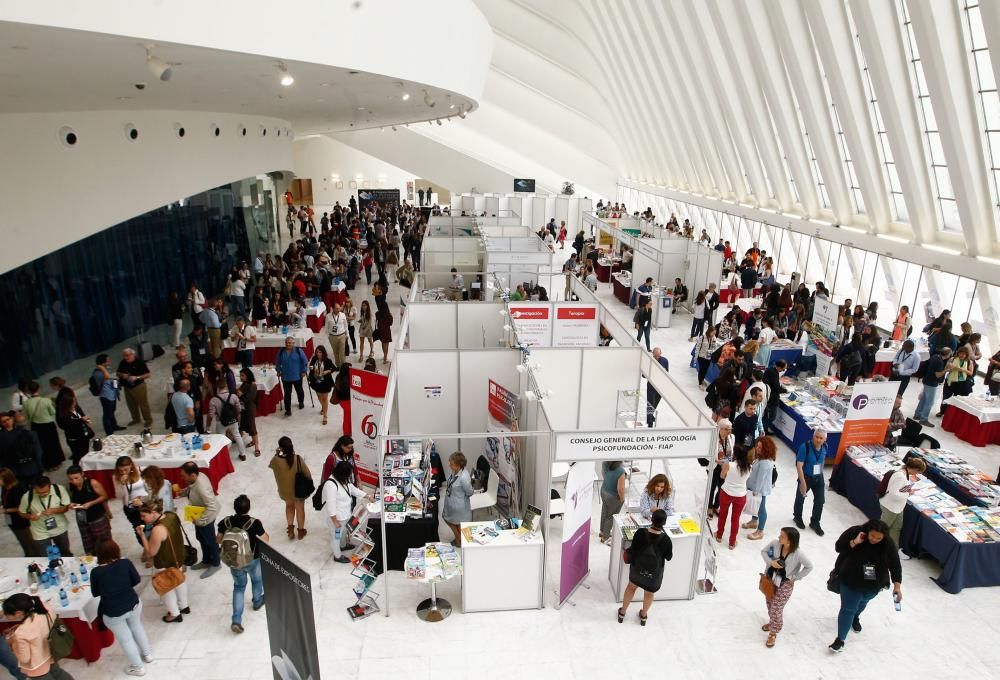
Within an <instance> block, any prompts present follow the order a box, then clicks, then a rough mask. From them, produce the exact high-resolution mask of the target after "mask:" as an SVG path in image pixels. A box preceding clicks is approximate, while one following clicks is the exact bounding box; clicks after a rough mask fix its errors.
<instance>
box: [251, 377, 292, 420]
mask: <svg viewBox="0 0 1000 680" xmlns="http://www.w3.org/2000/svg"><path fill="white" fill-rule="evenodd" d="M253 379H254V382H256V383H257V416H258V417H259V416H269V415H271V414H272V413H274V412H275V411H277V410H278V408H279V407H280V406H281V400H282V399H284V397H285V394H284V392H282V390H281V381H280V380H278V374H277V373H276V372H275V370H274V368H273V367H270V366H254V367H253Z"/></svg>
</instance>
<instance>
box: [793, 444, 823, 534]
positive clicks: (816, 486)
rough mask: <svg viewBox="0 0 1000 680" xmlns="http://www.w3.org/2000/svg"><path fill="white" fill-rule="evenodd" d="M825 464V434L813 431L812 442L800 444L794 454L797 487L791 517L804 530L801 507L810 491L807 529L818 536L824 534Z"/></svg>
mask: <svg viewBox="0 0 1000 680" xmlns="http://www.w3.org/2000/svg"><path fill="white" fill-rule="evenodd" d="M825 464H826V432H824V431H823V430H814V431H813V436H812V440H811V441H808V442H806V443H805V444H802V446H800V447H799V450H798V452H797V453H796V454H795V469H796V472H797V473H798V477H799V479H798V481H799V485H798V488H797V489H796V490H795V507H794V509H793V511H792V515H793V518H794V520H795V526H797V527H798V528H799V529H805V528H806V525H805V523H804V522H803V521H802V506H803V505H804V504H805V501H806V495H807V494H808V493H809V492H810V491H812V493H813V508H812V517H811V519H810V520H809V528H810V529H812V530H813V531H815V532H816V533H817V534H819V535H820V536H822V535H823V533H824V532H823V527H822V526H821V525H820V520H821V519H822V518H823V503H824V501H825V499H826V480H825V479H824V478H823V465H825Z"/></svg>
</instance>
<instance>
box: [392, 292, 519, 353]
mask: <svg viewBox="0 0 1000 680" xmlns="http://www.w3.org/2000/svg"><path fill="white" fill-rule="evenodd" d="M503 312H504V305H503V303H502V302H499V301H498V302H474V301H469V302H419V301H415V302H411V303H410V304H409V305H408V306H407V308H406V313H407V315H408V317H409V322H410V323H409V336H408V340H409V344H408V349H487V348H497V347H509V346H510V345H509V343H508V342H507V332H508V331H507V330H506V329H505V326H509V325H510V324H509V323H508V322H507V317H506V315H505V314H504V313H503Z"/></svg>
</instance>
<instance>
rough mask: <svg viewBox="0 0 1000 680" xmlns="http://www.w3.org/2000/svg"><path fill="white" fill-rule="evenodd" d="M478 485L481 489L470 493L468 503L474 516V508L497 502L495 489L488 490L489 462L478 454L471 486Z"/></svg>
mask: <svg viewBox="0 0 1000 680" xmlns="http://www.w3.org/2000/svg"><path fill="white" fill-rule="evenodd" d="M480 485H481V489H482V490H481V491H479V492H477V493H474V494H472V497H471V498H469V504H470V505H471V506H472V513H473V516H475V512H476V510H484V509H486V508H492V507H493V506H495V505H496V504H497V492H496V489H494V490H493V491H490V490H489V486H490V462H489V461H488V460H486V456H479V458H478V459H477V460H476V473H475V481H474V484H473V486H475V487H480Z"/></svg>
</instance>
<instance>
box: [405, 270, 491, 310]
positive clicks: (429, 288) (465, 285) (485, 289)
mask: <svg viewBox="0 0 1000 680" xmlns="http://www.w3.org/2000/svg"><path fill="white" fill-rule="evenodd" d="M455 269H457V270H458V273H459V274H461V275H462V281H461V283H462V291H461V293H462V294H463V295H458V293H457V289H454V291H453V289H452V287H451V285H452V273H451V268H450V267H449V268H448V269H444V270H442V271H433V272H432V271H422V272H418V273H417V275H416V277H414V281H413V285H412V286H411V287H410V294H409V295H408V296H407V298H408V299H411V300H415V301H418V302H419V301H421V300H424V301H427V302H432V301H435V300H448V299H449V295H450V294H452V293H453V292H455V294H456V295H458V297H462V299H465V295H464V294H465V293H467V294H468V299H469V300H470V301H475V300H490V299H492V298H493V292H492V291H493V288H494V280H493V275H492V274H486V273H485V272H483V271H481V270H480V269H476V268H472V269H465V268H462V267H455Z"/></svg>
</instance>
